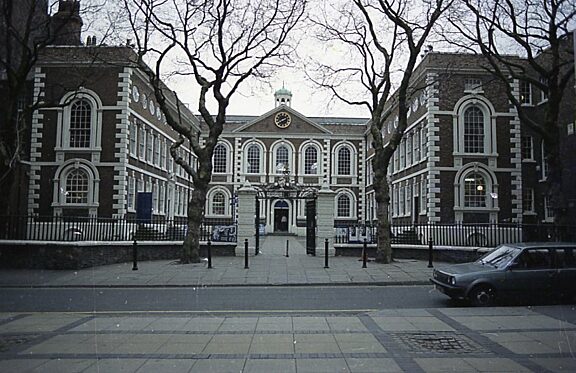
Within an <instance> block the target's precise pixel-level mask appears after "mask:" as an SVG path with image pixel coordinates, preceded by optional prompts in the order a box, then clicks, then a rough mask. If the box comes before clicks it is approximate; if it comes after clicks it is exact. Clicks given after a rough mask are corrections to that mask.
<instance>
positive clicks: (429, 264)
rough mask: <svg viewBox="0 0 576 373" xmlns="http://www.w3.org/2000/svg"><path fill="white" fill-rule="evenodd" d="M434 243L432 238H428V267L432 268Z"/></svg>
mask: <svg viewBox="0 0 576 373" xmlns="http://www.w3.org/2000/svg"><path fill="white" fill-rule="evenodd" d="M433 244H434V240H433V239H429V240H428V268H433V267H434V266H433V265H432V245H433Z"/></svg>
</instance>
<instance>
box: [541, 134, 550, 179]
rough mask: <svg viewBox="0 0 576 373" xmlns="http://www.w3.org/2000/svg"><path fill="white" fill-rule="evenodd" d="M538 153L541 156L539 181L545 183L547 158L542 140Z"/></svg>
mask: <svg viewBox="0 0 576 373" xmlns="http://www.w3.org/2000/svg"><path fill="white" fill-rule="evenodd" d="M540 151H541V152H542V153H541V154H542V156H541V158H540V181H546V180H547V179H548V167H549V166H548V157H547V156H546V147H545V145H544V140H542V141H541V143H540Z"/></svg>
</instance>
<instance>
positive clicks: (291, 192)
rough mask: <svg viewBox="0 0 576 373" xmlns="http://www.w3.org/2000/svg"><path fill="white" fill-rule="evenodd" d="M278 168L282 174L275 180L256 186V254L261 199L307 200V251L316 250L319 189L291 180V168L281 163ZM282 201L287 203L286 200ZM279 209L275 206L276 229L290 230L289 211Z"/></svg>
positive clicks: (258, 250) (258, 241)
mask: <svg viewBox="0 0 576 373" xmlns="http://www.w3.org/2000/svg"><path fill="white" fill-rule="evenodd" d="M276 170H277V171H278V172H279V173H281V174H280V176H279V177H278V178H277V179H276V180H275V181H274V182H272V183H268V184H266V185H263V186H256V187H255V189H256V201H255V202H256V206H255V207H256V214H255V215H256V216H255V220H254V228H255V231H256V232H255V238H256V239H255V243H256V253H255V254H256V255H258V253H259V252H260V230H261V227H260V200H281V201H282V200H306V228H307V229H306V243H307V245H306V246H307V247H306V249H307V252H314V251H313V249H312V247H314V248H315V245H316V241H315V238H316V199H317V198H318V189H317V188H314V187H311V186H303V185H300V184H299V183H296V182H294V181H293V180H291V179H290V170H288V168H285V167H284V166H283V165H281V164H280V165H279V167H277V168H276ZM282 203H284V204H286V202H282ZM312 205H313V206H312ZM275 206H276V205H275ZM286 208H288V204H286ZM277 210H279V208H275V215H274V231H278V232H288V217H289V212H288V211H287V210H286V211H283V210H282V211H277ZM276 215H277V216H276Z"/></svg>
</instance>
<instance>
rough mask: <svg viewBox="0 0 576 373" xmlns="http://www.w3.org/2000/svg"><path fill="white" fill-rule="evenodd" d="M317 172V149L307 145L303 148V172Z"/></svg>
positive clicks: (310, 173) (314, 173) (308, 173)
mask: <svg viewBox="0 0 576 373" xmlns="http://www.w3.org/2000/svg"><path fill="white" fill-rule="evenodd" d="M317 173H318V150H317V149H316V147H314V146H308V147H307V148H306V149H305V150H304V174H306V175H316V174H317Z"/></svg>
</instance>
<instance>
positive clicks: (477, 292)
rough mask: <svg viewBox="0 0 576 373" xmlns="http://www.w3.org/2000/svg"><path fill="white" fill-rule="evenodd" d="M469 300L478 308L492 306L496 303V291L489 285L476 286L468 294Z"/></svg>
mask: <svg viewBox="0 0 576 373" xmlns="http://www.w3.org/2000/svg"><path fill="white" fill-rule="evenodd" d="M468 299H470V303H472V305H473V306H476V307H487V306H491V305H493V304H494V302H495V301H496V291H495V290H494V288H493V287H492V286H489V285H480V286H476V287H475V288H473V289H472V291H470V294H468Z"/></svg>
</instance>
